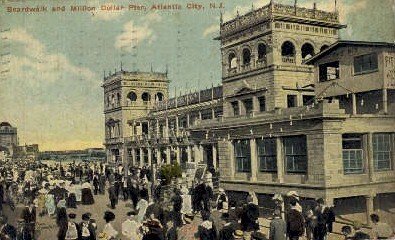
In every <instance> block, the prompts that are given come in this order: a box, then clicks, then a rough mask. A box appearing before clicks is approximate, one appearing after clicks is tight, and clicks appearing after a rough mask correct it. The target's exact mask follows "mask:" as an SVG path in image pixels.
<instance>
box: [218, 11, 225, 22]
mask: <svg viewBox="0 0 395 240" xmlns="http://www.w3.org/2000/svg"><path fill="white" fill-rule="evenodd" d="M219 13H220V15H219V22H220V23H221V25H222V23H224V20H223V16H222V11H220V12H219Z"/></svg>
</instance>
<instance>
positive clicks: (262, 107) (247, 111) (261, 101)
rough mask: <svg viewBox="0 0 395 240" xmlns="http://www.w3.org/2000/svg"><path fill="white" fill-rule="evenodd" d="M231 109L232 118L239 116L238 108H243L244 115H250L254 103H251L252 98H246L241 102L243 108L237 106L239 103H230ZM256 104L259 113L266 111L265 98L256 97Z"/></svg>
mask: <svg viewBox="0 0 395 240" xmlns="http://www.w3.org/2000/svg"><path fill="white" fill-rule="evenodd" d="M230 104H231V106H232V109H233V116H239V115H241V113H240V107H244V110H245V115H247V116H248V115H251V114H252V111H253V110H254V103H253V101H252V98H247V99H244V100H242V101H241V104H242V105H243V106H239V101H233V102H231V103H230ZM258 104H259V111H260V112H264V111H266V98H265V96H260V97H258Z"/></svg>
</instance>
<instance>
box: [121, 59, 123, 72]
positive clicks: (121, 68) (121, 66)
mask: <svg viewBox="0 0 395 240" xmlns="http://www.w3.org/2000/svg"><path fill="white" fill-rule="evenodd" d="M122 70H123V68H122V61H121V72H122Z"/></svg>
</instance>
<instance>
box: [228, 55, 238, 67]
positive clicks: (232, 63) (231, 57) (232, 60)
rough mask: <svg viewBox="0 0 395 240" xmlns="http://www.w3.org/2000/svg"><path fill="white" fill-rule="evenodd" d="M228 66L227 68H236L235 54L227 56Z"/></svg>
mask: <svg viewBox="0 0 395 240" xmlns="http://www.w3.org/2000/svg"><path fill="white" fill-rule="evenodd" d="M228 65H229V68H236V67H237V58H236V54H235V53H233V52H232V53H230V54H229V57H228Z"/></svg>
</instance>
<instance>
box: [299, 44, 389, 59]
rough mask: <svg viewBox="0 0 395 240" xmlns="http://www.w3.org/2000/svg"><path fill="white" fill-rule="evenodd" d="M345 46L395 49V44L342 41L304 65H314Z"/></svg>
mask: <svg viewBox="0 0 395 240" xmlns="http://www.w3.org/2000/svg"><path fill="white" fill-rule="evenodd" d="M345 46H359V47H360V46H365V47H366V46H368V47H395V43H390V42H368V41H349V40H340V41H337V42H335V43H334V44H332V45H330V46H329V47H328V48H326V49H325V50H323V51H321V52H319V53H317V54H316V55H314V56H313V57H311V58H309V59H307V60H306V61H304V64H314V63H315V62H316V61H317V60H319V59H321V58H322V57H324V56H327V55H328V54H330V53H331V52H333V51H335V50H336V49H337V48H339V47H345Z"/></svg>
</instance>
